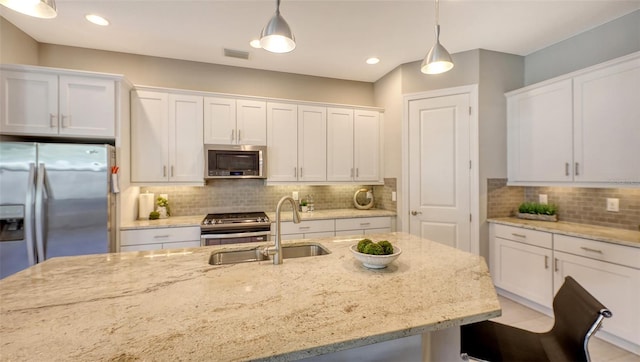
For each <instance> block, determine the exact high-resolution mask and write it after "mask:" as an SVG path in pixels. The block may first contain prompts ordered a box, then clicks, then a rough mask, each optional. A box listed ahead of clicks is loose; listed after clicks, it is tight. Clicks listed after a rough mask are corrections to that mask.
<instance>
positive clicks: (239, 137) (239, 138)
mask: <svg viewBox="0 0 640 362" xmlns="http://www.w3.org/2000/svg"><path fill="white" fill-rule="evenodd" d="M241 139H242V137H241V136H240V130H238V142H240V140H241Z"/></svg>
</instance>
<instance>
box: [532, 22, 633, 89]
mask: <svg viewBox="0 0 640 362" xmlns="http://www.w3.org/2000/svg"><path fill="white" fill-rule="evenodd" d="M637 51H640V10H637V11H634V12H633V13H631V14H627V15H625V16H623V17H620V18H618V19H616V20H613V21H610V22H608V23H606V24H603V25H601V26H599V27H596V28H593V29H591V30H589V31H585V32H583V33H580V34H578V35H576V36H574V37H572V38H569V39H567V40H564V41H561V42H559V43H556V44H554V45H551V46H549V47H546V48H544V49H541V50H539V51H537V52H534V53H531V54H529V55H527V56H526V57H525V73H524V78H525V84H526V85H529V84H533V83H537V82H540V81H543V80H545V79H549V78H553V77H556V76H559V75H562V74H566V73H570V72H573V71H576V70H579V69H582V68H586V67H589V66H592V65H596V64H598V63H602V62H605V61H607V60H611V59H614V58H618V57H621V56H623V55H627V54H631V53H633V52H637Z"/></svg>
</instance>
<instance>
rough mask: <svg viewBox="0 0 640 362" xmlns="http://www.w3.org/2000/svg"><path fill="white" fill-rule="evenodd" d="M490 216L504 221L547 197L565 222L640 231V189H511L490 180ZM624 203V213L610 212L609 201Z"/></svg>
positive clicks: (621, 206)
mask: <svg viewBox="0 0 640 362" xmlns="http://www.w3.org/2000/svg"><path fill="white" fill-rule="evenodd" d="M487 189H488V196H487V197H488V202H487V216H488V217H489V218H491V217H503V216H510V215H511V214H512V213H515V212H517V209H518V206H519V205H520V203H522V202H525V201H533V202H537V201H538V195H539V194H546V195H547V198H548V202H549V203H550V204H556V205H557V206H558V219H559V220H561V221H568V222H575V223H581V224H591V225H599V226H607V227H614V228H619V229H629V230H639V228H640V189H638V188H634V189H622V188H619V189H618V188H615V189H614V188H583V187H519V186H507V180H506V179H489V180H488V184H487ZM607 198H617V199H620V211H619V212H611V211H606V199H607Z"/></svg>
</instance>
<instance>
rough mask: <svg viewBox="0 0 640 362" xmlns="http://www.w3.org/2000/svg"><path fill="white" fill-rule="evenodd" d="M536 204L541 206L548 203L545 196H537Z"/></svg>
mask: <svg viewBox="0 0 640 362" xmlns="http://www.w3.org/2000/svg"><path fill="white" fill-rule="evenodd" d="M538 202H539V203H541V204H545V205H546V204H547V203H548V202H549V200H548V199H547V195H546V194H538Z"/></svg>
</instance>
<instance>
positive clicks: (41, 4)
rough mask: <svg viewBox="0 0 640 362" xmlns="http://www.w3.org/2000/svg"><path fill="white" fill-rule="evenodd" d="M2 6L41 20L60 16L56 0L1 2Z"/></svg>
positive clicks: (9, 0) (5, 0) (1, 0)
mask: <svg viewBox="0 0 640 362" xmlns="http://www.w3.org/2000/svg"><path fill="white" fill-rule="evenodd" d="M0 4H2V5H4V6H6V7H8V8H9V9H11V10H14V11H17V12H19V13H22V14H25V15H29V16H33V17H36V18H41V19H53V18H55V17H56V16H57V15H58V12H57V11H56V2H55V0H0Z"/></svg>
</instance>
